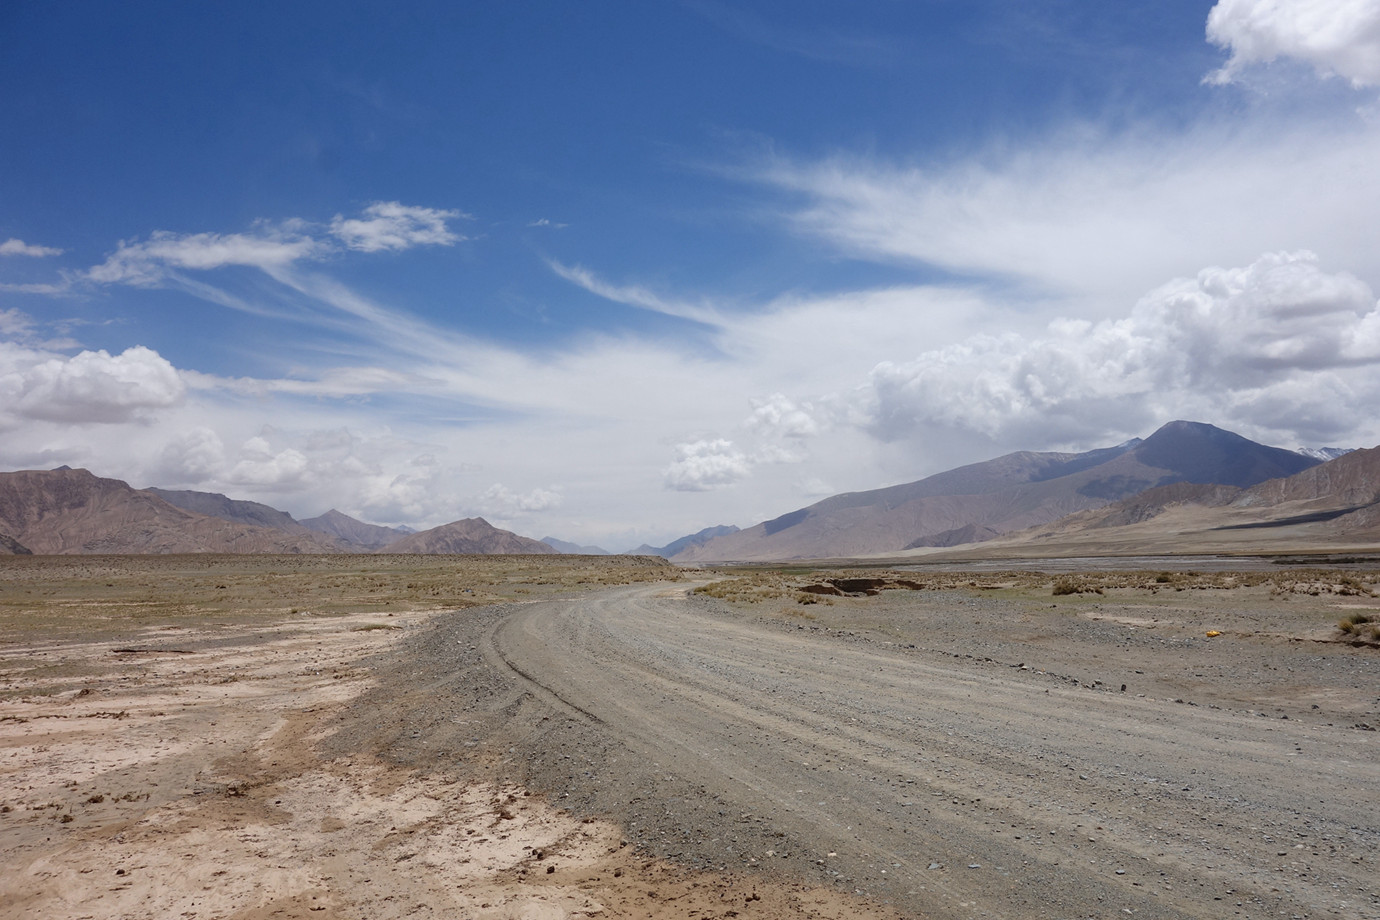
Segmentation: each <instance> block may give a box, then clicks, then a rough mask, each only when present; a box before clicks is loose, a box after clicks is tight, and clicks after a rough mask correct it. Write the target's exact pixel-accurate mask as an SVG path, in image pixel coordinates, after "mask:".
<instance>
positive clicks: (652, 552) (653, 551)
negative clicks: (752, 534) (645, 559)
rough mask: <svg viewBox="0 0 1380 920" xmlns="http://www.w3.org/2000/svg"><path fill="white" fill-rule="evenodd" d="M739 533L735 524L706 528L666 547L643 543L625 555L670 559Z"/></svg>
mask: <svg viewBox="0 0 1380 920" xmlns="http://www.w3.org/2000/svg"><path fill="white" fill-rule="evenodd" d="M737 532H738V528H737V527H736V526H735V525H733V524H719V525H717V526H715V527H706V528H705V529H704V530H701V531H699V532H698V533H692V534H690V535H689V536H687V537H681V538H680V539H679V540H672V541H671V542H670V543H667V544H666V545H665V546H648V545H647V544H646V543H643V544H642V545H641V546H639V547H638V548H637V549H630V550H628V551H627V552H626V553H624V554H623V555H625V556H661V557H663V558H665V559H670V558H671V557H672V556H675V555H676V554H678V553H683V552H685V551H686V550H689V549H693V548H695V547H698V546H702V545H704V544H705V543H708V542H709V541H710V540H712V539H714V538H715V537H726V536H728V535H729V534H735V533H737Z"/></svg>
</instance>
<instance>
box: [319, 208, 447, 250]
mask: <svg viewBox="0 0 1380 920" xmlns="http://www.w3.org/2000/svg"><path fill="white" fill-rule="evenodd" d="M456 219H465V220H473V217H472V216H471V215H469V214H465V213H463V212H461V211H446V210H441V209H439V208H420V207H409V206H407V205H404V204H400V203H399V202H396V201H380V202H376V203H374V204H371V205H369V206H368V207H367V208H365V209H364V216H363V217H354V218H349V219H346V218H345V217H343V216H342V215H339V214H337V215H336V216H335V219H334V220H332V221H331V235H332V236H334V237H335V238H336V239H338V240H340V241H341V242H342V243H344V244H345V246H346V248H348V249H354V250H356V251H358V252H401V251H402V250H404V249H411V248H412V247H414V246H453V245H455V244H456V243H459V242H462V241H464V240H466V239H468V237H464V236H461V235H460V234H458V233H455V232H454V231H452V230H451V229H450V228H449V227H448V226H447V225H446V222H447V221H449V220H456Z"/></svg>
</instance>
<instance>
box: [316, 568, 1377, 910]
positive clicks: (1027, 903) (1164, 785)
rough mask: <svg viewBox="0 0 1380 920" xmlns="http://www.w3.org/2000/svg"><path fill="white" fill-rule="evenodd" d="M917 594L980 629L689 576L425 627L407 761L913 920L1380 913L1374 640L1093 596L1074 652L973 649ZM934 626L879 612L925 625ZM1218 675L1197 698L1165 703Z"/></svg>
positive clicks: (945, 602)
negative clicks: (786, 599) (1351, 643)
mask: <svg viewBox="0 0 1380 920" xmlns="http://www.w3.org/2000/svg"><path fill="white" fill-rule="evenodd" d="M975 594H976V592H974V595H975ZM1045 598H1046V601H1045V602H1042V603H1040V604H1039V606H1040V607H1050V606H1052V605H1051V604H1050V603H1048V595H1047V594H1046V595H1045ZM870 600H871V599H869V601H870ZM1195 600H1196V599H1195ZM917 603H920V602H917ZM924 603H926V604H931V605H932V606H933V607H934V610H935V611H938V610H941V609H942V610H945V611H947V613H945V614H944V619H943V621H942V622H943V623H947V624H949V625H948V627H946V628H948V629H949V633H952V632H953V630H954V629H960V631H962V629H961V628H960V627H956V626H954V625H953V624H954V623H955V622H958V621H962V622H964V623H967V624H968V625H967V627H966V630H967V634H966V636H960V635H957V634H954V635H950V634H949V633H946V632H945V630H944V629H940V628H936V629H935V630H934V633H935V635H936V642H934V643H932V644H930V645H929V646H921V645H919V644H918V643H915V642H906V641H887V640H886V639H885V636H883V635H881V634H880V633H877V632H875V631H874V632H872V633H870V634H869V633H868V632H867V631H849V630H839V629H834V628H831V627H829V626H827V625H824V626H822V625H820V624H819V623H818V622H813V618H811V619H796V620H794V622H792V620H791V619H790V618H788V617H770V616H744V615H742V614H741V612H737V613H735V612H732V611H729V610H727V609H726V608H724V607H723V605H721V604H718V603H717V602H712V601H708V600H706V599H704V598H697V597H687V596H686V592H685V589H683V588H681V587H676V586H672V587H666V586H662V587H655V586H652V587H648V586H634V587H628V588H616V589H611V590H608V591H604V592H600V593H599V594H598V595H594V596H586V597H583V598H579V599H576V600H570V601H551V602H538V603H533V604H527V605H520V606H510V607H504V608H493V609H490V610H489V611H487V612H486V613H485V615H483V616H467V617H465V618H463V619H461V618H458V617H457V618H453V619H451V620H449V621H446V622H444V623H442V622H440V621H438V622H437V623H436V624H433V627H432V629H431V632H430V633H429V635H428V637H427V638H426V640H425V642H423V643H422V644H420V645H416V646H414V647H413V648H411V649H410V650H409V652H408V655H407V659H406V660H407V665H406V668H407V670H408V674H409V675H410V678H411V679H412V681H413V682H414V683H417V682H418V681H420V684H419V689H418V690H417V692H416V693H415V694H414V695H409V696H405V697H404V698H402V699H398V698H396V697H395V705H397V706H398V709H397V710H395V711H397V712H398V713H400V715H399V725H398V730H397V732H396V736H395V739H394V740H395V741H396V744H395V745H392V747H393V748H394V750H393V754H394V755H395V756H400V757H403V758H404V759H406V758H408V757H417V758H421V759H433V758H434V757H435V755H436V754H437V749H438V748H439V749H441V754H442V758H443V759H444V758H445V749H447V748H468V749H469V750H471V751H475V750H478V751H487V752H488V753H489V755H490V756H491V758H492V760H493V761H494V762H495V763H496V764H497V768H498V769H499V771H500V773H501V774H503V775H501V776H500V777H499V778H500V779H504V780H518V781H526V782H529V783H532V784H534V785H535V786H536V787H537V788H539V789H542V790H543V791H546V792H548V793H550V794H551V795H552V796H553V797H554V798H555V799H556V801H558V802H560V803H561V804H564V805H567V806H568V807H570V808H572V809H574V810H575V811H577V812H581V811H587V812H600V813H609V814H611V815H612V816H613V817H614V818H615V819H617V820H619V821H620V822H621V823H622V824H623V826H624V827H625V832H626V833H627V834H628V835H629V837H630V838H632V839H633V842H635V843H638V844H640V845H641V846H643V847H644V848H646V849H648V850H651V851H652V852H655V853H658V854H661V855H671V856H675V857H677V858H679V859H680V860H682V861H684V862H689V863H692V864H698V865H703V866H706V867H714V868H718V867H719V866H727V867H729V868H730V869H733V868H738V867H743V866H747V865H763V866H770V867H771V868H773V869H776V870H778V871H785V872H786V873H788V874H795V875H799V876H803V877H806V878H812V879H814V880H818V881H829V882H833V883H834V884H838V885H842V886H846V887H847V888H848V889H850V890H858V891H861V892H863V893H865V894H867V895H869V896H871V897H873V898H877V899H880V900H884V901H889V902H891V903H893V904H895V905H896V906H898V907H900V908H902V909H904V910H906V911H908V912H911V913H914V914H918V915H922V916H930V917H969V916H971V917H1074V916H1077V917H1094V916H1095V917H1112V916H1127V915H1130V916H1138V917H1184V918H1188V917H1192V918H1204V917H1236V916H1252V917H1254V916H1259V917H1280V916H1283V917H1286V918H1288V917H1294V916H1298V917H1320V916H1337V917H1380V891H1377V889H1376V886H1375V883H1374V878H1373V874H1374V863H1373V861H1372V860H1373V858H1374V856H1373V854H1375V853H1376V852H1380V806H1377V804H1376V798H1375V792H1376V780H1377V775H1378V774H1377V767H1376V752H1377V745H1376V739H1377V737H1378V736H1377V734H1376V733H1375V732H1374V731H1368V730H1365V728H1367V727H1369V726H1368V725H1366V723H1364V722H1358V721H1356V719H1357V714H1358V713H1360V714H1361V715H1362V716H1363V717H1372V716H1368V715H1366V713H1367V712H1370V711H1373V710H1374V708H1375V704H1374V702H1373V698H1374V696H1375V686H1376V682H1375V680H1374V678H1375V676H1376V674H1377V666H1376V661H1377V657H1376V655H1375V653H1374V652H1373V650H1357V649H1348V648H1344V647H1333V646H1327V647H1324V646H1314V645H1313V644H1312V643H1306V642H1299V641H1288V640H1287V639H1285V638H1283V637H1280V636H1276V635H1271V634H1269V632H1268V630H1266V631H1265V632H1262V633H1261V635H1259V636H1256V637H1254V638H1252V637H1250V636H1248V635H1247V634H1246V633H1245V632H1242V633H1241V634H1240V635H1239V636H1238V637H1237V640H1236V643H1235V646H1234V647H1229V646H1225V645H1220V644H1212V643H1209V642H1206V641H1204V640H1202V639H1201V636H1202V635H1203V634H1202V632H1201V627H1200V625H1199V624H1197V623H1196V622H1194V623H1178V624H1177V625H1176V624H1175V622H1174V621H1173V611H1172V609H1170V608H1168V607H1163V608H1161V609H1160V611H1159V612H1160V613H1163V614H1164V616H1165V620H1164V621H1163V622H1162V623H1161V622H1160V621H1159V619H1158V615H1157V618H1156V621H1155V622H1156V624H1157V625H1160V626H1162V627H1163V628H1162V629H1161V630H1160V632H1159V633H1154V632H1151V631H1149V630H1147V629H1146V628H1144V627H1145V626H1149V624H1150V622H1151V621H1150V620H1149V619H1148V618H1147V619H1145V620H1143V621H1141V622H1142V624H1143V625H1142V627H1141V628H1139V629H1138V630H1137V627H1135V626H1133V625H1129V624H1128V623H1127V622H1125V621H1127V620H1129V619H1131V618H1129V617H1127V616H1125V613H1126V611H1125V610H1122V611H1121V613H1120V615H1118V613H1117V611H1116V610H1115V609H1113V610H1111V611H1110V613H1107V610H1106V609H1105V608H1108V607H1114V606H1115V605H1110V604H1106V603H1099V604H1097V606H1096V607H1094V605H1093V603H1092V602H1091V601H1083V602H1081V607H1080V605H1079V602H1076V601H1070V602H1069V603H1070V604H1072V605H1073V606H1074V607H1075V608H1077V610H1078V611H1079V612H1075V613H1073V614H1070V613H1069V609H1068V604H1066V606H1065V608H1064V609H1063V610H1062V611H1059V612H1058V615H1059V616H1060V617H1061V618H1062V619H1060V620H1059V621H1058V622H1059V623H1060V624H1062V625H1060V626H1059V627H1058V628H1059V629H1068V630H1075V631H1077V630H1084V631H1085V632H1083V633H1079V634H1078V635H1079V636H1083V637H1084V638H1082V639H1079V638H1078V636H1075V637H1074V641H1063V642H1062V643H1056V644H1055V645H1049V646H1046V645H1043V644H1042V643H1041V642H1040V641H1039V640H1040V635H1039V633H1040V629H1041V628H1042V627H1041V626H1040V624H1039V623H1034V624H1033V625H1032V624H1027V625H1023V626H1022V627H1021V631H1022V634H1021V635H1020V636H1019V637H1012V636H1005V637H998V638H996V639H994V640H993V641H991V642H987V643H984V642H983V641H982V638H981V637H982V635H983V634H984V632H985V631H986V630H985V627H983V626H982V625H981V616H983V615H994V616H1000V617H1010V616H1011V611H1009V610H1006V611H1003V610H1001V609H999V608H1002V606H1003V605H1004V604H1007V602H1005V601H1001V600H995V599H994V600H985V599H983V598H981V597H976V596H973V597H970V596H968V595H962V594H950V595H947V596H934V597H932V598H931V599H927V600H925V601H924ZM1281 603H1284V602H1281ZM1023 604H1024V608H1023V609H1026V610H1027V611H1028V610H1029V609H1031V608H1032V604H1031V603H1030V602H1029V601H1028V600H1027V601H1025V602H1023ZM965 605H966V606H967V607H969V608H971V610H965V609H964V608H965ZM984 605H985V613H984V609H980V608H984ZM1017 606H1020V605H1017ZM859 609H861V608H859ZM925 609H928V608H925ZM1094 610H1097V611H1100V613H1098V614H1093V611H1094ZM1220 612H1221V611H1218V613H1220ZM923 613H924V610H923V609H921V608H915V609H912V610H909V611H906V610H899V611H898V610H893V611H892V613H891V617H892V618H893V619H898V618H899V619H900V620H907V621H908V622H910V623H911V626H912V627H913V629H912V631H911V633H910V634H909V635H910V636H911V637H915V636H923V635H925V634H927V630H926V629H925V625H924V623H923V622H922V620H923V616H922V614H923ZM1101 613H1107V618H1106V621H1104V617H1103V616H1102V615H1101ZM1140 613H1141V614H1142V615H1145V614H1144V611H1140ZM1089 614H1092V615H1089ZM1286 614H1288V611H1287V610H1285V611H1284V612H1283V613H1281V614H1279V615H1280V616H1284V615H1286ZM1052 615H1053V614H1052ZM839 616H840V617H841V618H845V619H846V618H847V617H846V615H845V614H843V613H840V614H839ZM1237 616H1238V617H1239V613H1238V614H1237ZM879 619H887V617H881V616H880V615H879ZM1027 619H1029V618H1028V617H1027ZM936 622H940V621H936ZM1051 622H1053V621H1051ZM1237 622H1239V619H1238V620H1237ZM1257 625H1260V624H1257ZM1050 628H1053V627H1050ZM1151 629H1153V627H1151ZM1137 631H1138V633H1139V636H1138V637H1137V638H1136V640H1135V641H1132V639H1130V638H1126V637H1128V636H1130V635H1131V634H1132V633H1133V632H1137ZM1195 636H1196V637H1198V638H1197V641H1195V639H1194V637H1195ZM901 638H902V640H904V639H905V638H906V636H905V635H902V636H901ZM1055 638H1057V637H1055ZM1067 638H1068V637H1065V639H1067ZM1018 640H1019V641H1018ZM946 643H948V644H950V645H952V647H954V648H957V649H963V648H966V649H969V650H970V652H969V653H967V654H965V653H962V652H958V651H950V650H948V649H946V648H945V647H943V646H944V645H945V644H946ZM1080 644H1082V648H1080ZM1056 646H1057V647H1056ZM984 648H986V649H987V652H986V654H984V653H983V649H984ZM973 653H976V654H973ZM1017 654H1020V655H1022V656H1023V657H1022V660H1021V661H1016V660H1005V657H1010V658H1014V657H1015V656H1016V655H1017ZM1003 656H1005V657H1003ZM1028 656H1037V657H1038V656H1044V661H1043V662H1040V661H1035V660H1034V658H1032V660H1031V664H1030V665H1027V666H1026V667H1025V668H1022V667H1020V665H1021V664H1024V658H1025V657H1028ZM448 660H449V662H450V664H449V675H447V661H448ZM398 667H402V666H401V665H398ZM1209 667H1211V668H1214V669H1215V670H1214V671H1213V675H1212V676H1213V677H1214V678H1215V680H1214V681H1199V682H1197V685H1196V687H1197V690H1198V693H1197V694H1196V697H1194V698H1190V699H1184V698H1182V697H1174V696H1168V695H1165V694H1174V693H1176V691H1175V689H1174V688H1175V687H1176V686H1179V687H1181V686H1183V684H1182V682H1181V681H1180V680H1179V674H1180V673H1181V672H1182V674H1184V675H1187V674H1188V673H1189V672H1193V673H1196V674H1197V675H1198V676H1199V677H1202V669H1206V668H1209ZM1271 669H1273V670H1274V671H1276V672H1277V675H1282V674H1285V673H1286V672H1287V674H1288V677H1287V679H1285V680H1284V682H1283V683H1281V682H1280V680H1279V679H1278V676H1277V675H1276V676H1270V675H1269V674H1268V673H1267V672H1269V671H1270V670H1271ZM1088 671H1091V672H1095V673H1097V674H1099V675H1101V677H1102V678H1104V680H1103V681H1102V682H1101V683H1097V684H1095V683H1094V678H1093V676H1092V673H1085V672H1088ZM1142 671H1143V672H1147V673H1145V674H1144V675H1143V676H1140V677H1138V678H1137V677H1129V678H1128V681H1129V682H1130V683H1132V684H1133V686H1132V687H1131V688H1130V689H1129V692H1123V691H1121V690H1120V687H1119V685H1118V684H1117V683H1113V682H1112V681H1118V680H1120V678H1119V677H1117V676H1115V675H1120V674H1126V675H1133V674H1137V673H1139V672H1142ZM1080 673H1081V674H1083V675H1084V676H1083V677H1082V679H1079V678H1078V677H1074V676H1070V675H1074V674H1080ZM424 675H426V676H427V678H426V679H423V677H424ZM461 675H463V676H461ZM394 676H395V677H400V676H404V675H403V674H402V672H399V673H398V674H395V675H394ZM1109 677H1110V680H1106V679H1105V678H1109ZM1137 681H1139V683H1137ZM1190 682H1191V679H1190ZM385 685H386V686H391V687H394V688H398V687H400V686H401V684H400V683H399V682H398V681H397V680H388V679H385ZM1177 692H1183V691H1182V690H1179V691H1177ZM1357 693H1360V694H1362V695H1364V694H1369V696H1368V697H1367V698H1365V699H1357V698H1355V695H1356V694H1357ZM1348 695H1350V696H1351V697H1352V698H1351V699H1350V702H1349V703H1347V702H1346V701H1347V698H1348ZM1310 700H1322V701H1323V705H1322V706H1321V707H1320V706H1319V705H1318V704H1316V703H1310V702H1309V701H1310ZM380 702H381V701H380V700H377V699H376V700H374V701H373V704H372V706H373V708H372V709H371V710H367V711H372V712H373V718H375V719H378V718H387V715H386V711H385V710H383V709H380V708H379V707H378V704H379V703H380ZM1274 703H1281V704H1286V703H1287V705H1281V706H1278V707H1276V706H1274V705H1273V704H1274ZM1267 704H1268V705H1267ZM1348 705H1350V706H1351V709H1350V710H1349V711H1343V710H1344V709H1346V706H1348ZM1357 707H1359V708H1357ZM1267 708H1268V709H1270V712H1268V713H1267V712H1266V711H1265V710H1266V709H1267ZM461 711H464V712H468V713H470V715H468V716H465V717H460V716H459V715H458V713H460V712H461ZM404 712H405V713H406V714H405V715H402V713H404ZM1291 713H1292V715H1291ZM1372 718H1373V717H1372ZM409 720H410V721H409ZM404 723H406V724H404ZM457 725H463V727H459V728H457V727H455V726H457ZM409 726H410V727H411V728H412V729H413V730H412V731H411V732H410V733H409V732H407V731H406V729H407V728H408V727H409ZM349 734H350V733H349V732H348V731H347V732H345V733H344V736H345V737H348V736H349ZM409 736H410V742H409ZM409 743H410V745H411V747H410V748H409ZM428 746H429V747H428Z"/></svg>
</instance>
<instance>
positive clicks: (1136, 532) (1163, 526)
mask: <svg viewBox="0 0 1380 920" xmlns="http://www.w3.org/2000/svg"><path fill="white" fill-rule="evenodd" d="M1376 544H1380V448H1377V449H1371V450H1356V451H1347V452H1345V453H1344V454H1343V455H1342V456H1340V457H1338V458H1337V459H1335V460H1331V461H1328V462H1327V463H1323V464H1320V465H1318V466H1314V467H1310V468H1309V469H1306V470H1303V471H1302V472H1299V473H1295V474H1294V475H1293V476H1287V477H1283V478H1277V479H1270V480H1266V481H1265V482H1261V483H1258V484H1256V485H1253V486H1251V487H1250V488H1246V489H1240V488H1236V487H1232V486H1210V485H1190V484H1185V483H1181V484H1176V485H1170V486H1163V487H1160V488H1157V489H1151V490H1149V491H1146V492H1143V493H1141V494H1140V495H1137V496H1135V497H1133V498H1129V499H1126V500H1123V501H1120V502H1116V503H1113V504H1110V505H1107V506H1105V507H1103V508H1099V509H1096V510H1092V511H1084V512H1081V513H1079V514H1074V515H1070V516H1069V517H1066V518H1063V519H1061V520H1058V521H1054V522H1052V523H1050V524H1047V525H1044V526H1041V527H1036V528H1032V529H1030V530H1028V531H1024V532H1022V533H1013V534H1008V535H1006V536H1005V537H1003V538H1002V539H1000V540H996V541H994V542H993V543H991V544H988V545H987V546H985V547H984V550H985V551H988V552H992V553H995V554H998V555H1009V554H1021V555H1032V554H1033V555H1045V554H1049V555H1067V554H1083V553H1108V552H1120V553H1160V552H1180V553H1205V552H1245V551H1251V552H1285V551H1289V552H1296V551H1303V550H1310V549H1311V550H1317V549H1322V548H1328V547H1333V548H1341V547H1353V548H1354V547H1357V546H1373V545H1376Z"/></svg>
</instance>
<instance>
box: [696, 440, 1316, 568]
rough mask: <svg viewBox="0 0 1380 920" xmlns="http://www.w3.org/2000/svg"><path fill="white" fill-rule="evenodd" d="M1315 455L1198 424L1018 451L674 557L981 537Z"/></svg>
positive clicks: (750, 556)
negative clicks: (1085, 445)
mask: <svg viewBox="0 0 1380 920" xmlns="http://www.w3.org/2000/svg"><path fill="white" fill-rule="evenodd" d="M1317 463H1318V461H1317V460H1316V459H1313V458H1311V457H1305V456H1303V455H1301V454H1298V453H1296V452H1294V451H1288V450H1283V449H1280V448H1275V447H1267V446H1265V445H1263V444H1257V443H1256V442H1254V441H1250V440H1248V439H1246V438H1243V437H1241V436H1240V435H1237V434H1233V433H1231V432H1229V431H1223V430H1222V429H1220V428H1216V427H1214V426H1212V425H1206V424H1203V423H1200V422H1183V421H1179V422H1170V423H1169V424H1167V425H1165V426H1164V427H1162V428H1160V429H1159V430H1158V431H1156V432H1155V433H1154V434H1153V435H1151V436H1150V437H1149V438H1146V439H1145V440H1143V441H1140V440H1134V441H1128V442H1127V443H1125V444H1121V445H1117V446H1116V447H1110V448H1102V449H1099V450H1093V451H1088V452H1086V453H1082V454H1069V453H1031V452H1028V451H1022V452H1019V453H1014V454H1007V455H1005V456H1002V457H998V458H996V459H995V460H989V461H986V462H984V463H975V464H971V465H969V466H964V467H959V468H958V469H954V470H949V471H947V472H943V473H939V474H936V475H935V476H931V477H929V478H927V479H922V480H919V481H918V482H912V483H906V484H904V485H899V486H891V487H889V488H886V489H876V490H873V491H869V492H854V493H849V494H845V495H836V496H833V497H831V498H827V499H825V500H823V501H821V502H818V503H816V504H814V505H811V506H809V507H807V508H801V509H799V510H798V511H793V512H791V513H789V514H786V515H782V516H781V517H779V518H775V519H773V520H770V521H765V522H763V523H761V524H757V525H755V526H754V527H750V528H748V529H746V530H743V531H739V532H738V533H735V534H732V535H729V536H724V537H718V538H715V539H713V540H710V541H709V542H707V543H705V544H703V545H702V546H698V547H691V548H689V549H687V550H684V551H682V552H680V553H678V554H676V555H675V556H674V557H673V558H674V559H675V561H677V562H697V561H730V560H743V561H752V560H784V559H799V558H829V557H843V556H858V555H868V554H874V553H888V552H896V551H898V550H902V549H908V548H918V547H925V546H954V545H957V544H960V543H963V542H968V541H972V540H985V539H992V538H993V537H996V536H999V535H1000V534H1003V533H1009V532H1012V531H1017V530H1023V529H1025V528H1029V527H1033V526H1037V525H1040V524H1044V523H1048V522H1050V521H1054V520H1057V519H1059V518H1062V517H1064V516H1066V515H1069V514H1073V513H1076V512H1079V511H1085V510H1088V509H1092V508H1099V507H1102V506H1104V505H1107V504H1110V503H1111V502H1114V501H1118V500H1120V499H1123V498H1127V497H1129V496H1132V495H1137V494H1139V493H1141V492H1144V491H1146V490H1147V489H1152V488H1155V487H1156V486H1161V485H1168V484H1170V483H1176V482H1191V483H1213V484H1222V485H1229V486H1237V487H1244V486H1250V485H1254V484H1255V483H1258V482H1261V481H1262V480H1266V479H1270V478H1273V477H1280V476H1288V475H1291V474H1294V473H1297V472H1299V471H1301V470H1304V469H1307V468H1308V467H1310V466H1314V465H1316V464H1317Z"/></svg>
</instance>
